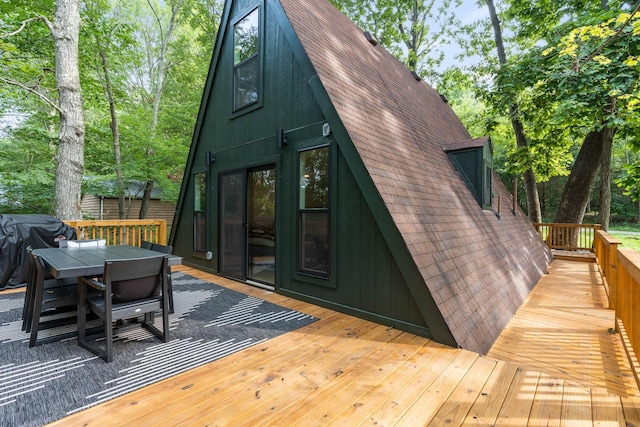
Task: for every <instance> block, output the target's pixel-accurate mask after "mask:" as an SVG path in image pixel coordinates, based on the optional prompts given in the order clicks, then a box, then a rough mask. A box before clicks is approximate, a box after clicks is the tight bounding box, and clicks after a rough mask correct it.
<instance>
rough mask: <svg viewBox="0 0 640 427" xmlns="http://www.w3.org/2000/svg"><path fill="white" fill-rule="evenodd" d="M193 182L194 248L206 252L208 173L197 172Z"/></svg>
mask: <svg viewBox="0 0 640 427" xmlns="http://www.w3.org/2000/svg"><path fill="white" fill-rule="evenodd" d="M193 182H194V185H193V195H194V200H193V250H194V251H196V252H205V251H206V250H207V249H206V248H207V241H206V238H207V173H206V172H199V173H196V174H195V175H194V177H193Z"/></svg>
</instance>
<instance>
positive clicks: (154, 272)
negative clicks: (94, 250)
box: [78, 256, 169, 362]
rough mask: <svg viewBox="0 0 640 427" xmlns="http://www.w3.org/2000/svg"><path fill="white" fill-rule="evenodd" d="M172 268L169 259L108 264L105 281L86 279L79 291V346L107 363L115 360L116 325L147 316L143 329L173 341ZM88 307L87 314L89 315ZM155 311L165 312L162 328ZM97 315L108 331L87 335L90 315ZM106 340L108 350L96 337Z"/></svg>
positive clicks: (105, 266)
mask: <svg viewBox="0 0 640 427" xmlns="http://www.w3.org/2000/svg"><path fill="white" fill-rule="evenodd" d="M168 271H169V265H168V258H167V257H166V256H158V257H153V258H140V259H134V260H119V261H107V262H105V265H104V275H103V279H102V281H101V282H99V281H97V280H94V279H88V278H83V279H81V280H80V282H79V289H78V299H79V302H78V343H79V345H80V346H81V347H83V348H86V349H87V350H89V351H91V352H92V353H94V354H96V355H98V356H99V357H101V358H102V359H104V360H105V361H106V362H111V361H112V360H113V326H114V322H117V321H119V320H125V319H132V318H138V317H140V316H141V315H143V314H144V321H143V322H142V327H144V328H146V329H148V330H149V331H150V332H151V333H153V335H155V336H156V337H158V338H160V339H161V340H162V341H163V342H166V341H167V340H168V339H169V313H168V309H167V308H168V306H169V291H168V283H167V282H168V281H167V276H168ZM89 288H93V289H97V290H99V291H101V292H102V296H100V297H87V291H88V289H89ZM85 308H86V312H85ZM155 312H161V313H162V327H163V330H162V331H161V330H159V329H158V328H157V327H156V326H155V325H154V323H153V319H154V314H155ZM87 313H93V314H95V315H97V316H98V318H100V319H101V320H102V321H103V323H104V331H103V332H102V333H100V334H98V335H93V336H88V335H87V330H86V329H87V324H86V321H87V319H86V314H87ZM101 337H104V338H105V339H104V348H102V347H100V346H99V345H98V342H92V341H95V339H96V338H101Z"/></svg>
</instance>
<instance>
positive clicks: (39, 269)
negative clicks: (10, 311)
mask: <svg viewBox="0 0 640 427" xmlns="http://www.w3.org/2000/svg"><path fill="white" fill-rule="evenodd" d="M29 256H30V266H29V280H28V282H27V289H26V292H25V302H24V306H23V309H22V313H23V316H22V319H23V320H22V329H23V330H24V331H25V332H29V333H30V338H29V347H33V346H35V345H39V344H44V343H47V342H52V341H58V340H60V339H64V338H69V337H72V336H75V334H76V332H75V330H73V331H69V332H67V333H64V334H58V335H55V336H49V337H45V338H41V339H38V332H39V331H41V330H43V329H50V328H54V327H57V326H62V325H68V324H73V323H75V322H76V313H77V301H78V294H77V285H76V284H75V283H71V284H69V283H65V282H62V281H59V280H56V279H47V278H46V277H45V276H46V273H45V272H46V270H45V267H44V263H43V262H42V259H40V257H39V256H37V255H35V254H34V253H32V252H31V253H30V254H29Z"/></svg>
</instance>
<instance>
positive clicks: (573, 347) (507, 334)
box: [488, 260, 640, 397]
mask: <svg viewBox="0 0 640 427" xmlns="http://www.w3.org/2000/svg"><path fill="white" fill-rule="evenodd" d="M606 307H607V298H606V295H605V292H604V287H603V285H602V279H601V277H600V276H599V273H598V270H597V266H596V265H595V264H589V263H583V262H572V261H563V260H555V261H554V262H553V263H552V265H551V266H550V267H549V274H545V275H544V276H543V277H542V278H541V279H540V281H539V282H538V284H537V285H536V287H535V288H534V290H533V292H531V294H530V295H529V297H528V298H527V300H526V301H525V303H524V304H523V305H522V306H521V307H520V309H519V310H518V311H517V313H516V315H515V316H514V318H513V319H512V320H511V322H510V323H509V324H508V325H507V327H506V328H505V329H504V331H503V332H502V333H501V335H500V337H499V338H498V339H497V340H496V342H495V343H494V344H493V346H492V348H491V349H490V351H489V352H488V355H489V356H491V357H496V358H499V359H502V360H506V361H510V362H512V363H515V364H517V365H519V366H521V367H524V368H527V369H538V370H541V371H543V372H547V373H551V374H553V375H556V376H558V377H560V378H564V379H567V380H571V381H574V382H578V383H579V384H582V385H584V386H586V387H597V388H603V389H605V390H607V391H609V392H611V393H615V394H618V395H620V396H629V397H640V393H638V388H637V386H636V383H635V379H634V377H633V373H632V371H631V367H630V366H629V362H628V360H627V358H626V355H625V354H624V351H623V347H622V342H621V340H620V338H619V336H618V335H613V336H612V333H611V332H610V329H611V328H613V327H614V312H613V310H609V309H607V308H606Z"/></svg>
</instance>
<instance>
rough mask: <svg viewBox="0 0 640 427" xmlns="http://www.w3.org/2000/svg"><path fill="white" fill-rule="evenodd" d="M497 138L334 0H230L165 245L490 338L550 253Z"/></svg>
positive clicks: (310, 297) (210, 266)
mask: <svg viewBox="0 0 640 427" xmlns="http://www.w3.org/2000/svg"><path fill="white" fill-rule="evenodd" d="M491 154H492V152H491V142H490V140H489V139H487V138H480V139H472V138H471V136H470V135H469V133H468V132H467V130H466V129H465V128H464V126H463V125H462V124H461V122H460V120H459V119H458V118H457V117H456V115H455V113H454V112H453V110H452V109H451V108H450V106H449V105H448V104H447V102H446V100H445V99H444V98H443V97H441V96H440V95H439V94H438V93H437V92H436V91H435V90H433V89H432V88H431V87H429V86H428V85H427V84H426V83H425V82H423V81H421V80H420V79H419V78H418V77H417V76H416V75H415V74H413V73H412V72H411V71H409V70H408V69H407V68H406V67H405V66H404V65H403V64H402V63H400V62H399V61H397V60H396V59H395V58H393V57H392V56H391V55H390V54H389V53H388V52H387V51H386V50H385V49H384V48H383V47H382V46H380V45H379V44H377V43H376V41H375V40H373V39H372V38H371V37H370V36H369V35H368V34H367V33H365V32H363V30H362V29H360V28H358V27H357V26H356V25H354V24H353V23H352V22H351V21H349V20H348V19H347V18H346V17H345V16H344V15H342V14H341V13H340V12H339V11H338V10H337V9H336V8H335V7H334V6H332V5H331V4H330V3H329V2H328V1H327V0H313V1H300V0H280V1H278V0H228V1H227V2H226V5H225V9H224V14H223V17H222V20H221V25H220V31H219V34H218V38H217V40H216V43H215V47H214V52H213V58H212V62H211V67H210V71H209V75H208V78H207V82H206V87H205V91H204V95H203V99H202V105H201V109H200V113H199V115H198V121H197V125H196V129H195V132H194V138H193V142H192V145H191V151H190V153H189V157H188V161H187V165H186V169H185V176H184V181H183V184H182V190H181V194H180V198H179V202H178V208H177V211H176V217H175V220H174V225H173V229H172V231H171V238H170V243H171V244H172V245H173V247H174V251H175V252H176V253H178V254H180V255H181V256H183V259H184V263H185V264H188V265H190V266H195V267H197V268H200V269H203V270H206V271H210V272H214V273H217V274H220V275H224V276H226V277H231V278H235V279H237V280H240V281H245V282H247V283H251V284H257V285H260V286H267V287H270V288H273V289H274V290H275V291H276V292H278V293H282V294H285V295H287V296H290V297H294V298H299V299H302V300H305V301H308V302H312V303H314V304H317V305H321V306H326V307H329V308H332V309H335V310H338V311H342V312H346V313H349V314H353V315H355V316H359V317H362V318H366V319H369V320H373V321H376V322H379V323H382V324H387V325H389V326H391V327H395V328H399V329H402V330H406V331H409V332H413V333H416V334H419V335H423V336H427V337H432V338H434V339H435V340H437V341H440V342H442V343H445V344H449V345H452V346H460V347H463V348H466V349H469V350H473V351H477V352H480V353H484V352H486V351H487V350H488V349H489V347H490V346H491V344H492V343H493V341H494V340H495V338H496V337H497V335H498V334H499V333H500V331H501V330H502V329H503V327H504V326H505V325H506V323H507V322H508V320H509V319H510V318H511V317H512V315H513V313H514V312H515V310H516V309H517V308H518V307H519V306H520V304H521V303H522V301H523V300H524V298H525V297H526V296H527V295H528V293H529V291H530V289H531V288H532V287H533V286H534V285H535V283H536V282H537V280H538V279H539V277H540V276H541V274H543V273H544V271H545V269H546V267H547V266H548V263H549V262H550V260H551V254H550V253H549V251H548V249H547V248H546V246H545V245H544V243H543V242H542V241H541V239H540V238H539V236H538V234H537V233H536V231H535V230H534V229H533V228H532V226H531V225H530V223H529V222H528V220H527V218H526V216H525V215H524V214H523V213H522V212H521V211H520V210H519V208H517V207H515V210H512V209H513V208H514V205H513V204H512V197H511V195H510V193H509V191H508V190H507V189H506V188H505V186H504V185H503V184H502V183H501V182H500V180H499V178H498V177H497V175H495V174H494V173H493V171H492V161H491ZM498 201H500V202H498Z"/></svg>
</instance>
